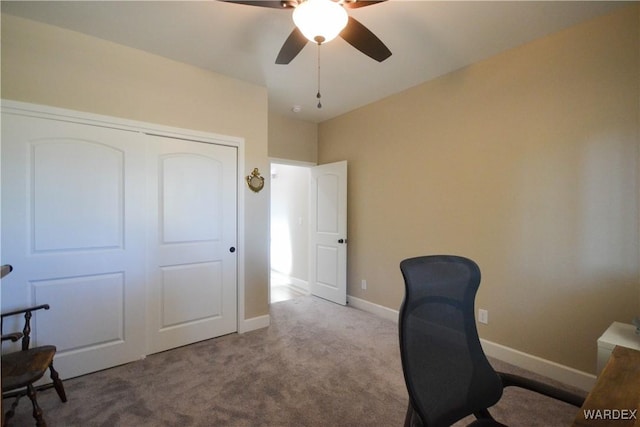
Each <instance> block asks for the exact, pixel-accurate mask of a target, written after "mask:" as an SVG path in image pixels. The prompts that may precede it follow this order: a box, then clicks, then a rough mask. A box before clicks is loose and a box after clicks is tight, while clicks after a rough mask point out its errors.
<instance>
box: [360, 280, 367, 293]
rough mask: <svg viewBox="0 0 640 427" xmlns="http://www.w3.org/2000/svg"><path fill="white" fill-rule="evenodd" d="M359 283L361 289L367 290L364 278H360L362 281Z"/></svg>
mask: <svg viewBox="0 0 640 427" xmlns="http://www.w3.org/2000/svg"><path fill="white" fill-rule="evenodd" d="M360 285H361V286H362V289H363V290H365V291H366V290H367V281H366V280H365V279H362V282H361V283H360Z"/></svg>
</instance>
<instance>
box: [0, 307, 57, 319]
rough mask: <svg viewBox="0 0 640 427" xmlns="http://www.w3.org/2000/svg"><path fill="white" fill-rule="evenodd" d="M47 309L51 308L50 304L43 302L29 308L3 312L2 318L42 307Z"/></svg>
mask: <svg viewBox="0 0 640 427" xmlns="http://www.w3.org/2000/svg"><path fill="white" fill-rule="evenodd" d="M43 308H44V309H45V310H49V304H41V305H36V306H35V307H29V308H23V309H20V310H15V311H10V312H8V313H2V315H0V316H2V318H5V317H8V316H15V315H16V314H22V313H27V312H31V311H37V310H41V309H43Z"/></svg>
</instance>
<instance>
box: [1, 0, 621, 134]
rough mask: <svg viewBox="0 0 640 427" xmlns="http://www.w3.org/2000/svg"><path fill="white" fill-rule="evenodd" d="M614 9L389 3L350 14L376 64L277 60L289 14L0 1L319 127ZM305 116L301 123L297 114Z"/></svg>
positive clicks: (340, 52)
mask: <svg viewBox="0 0 640 427" xmlns="http://www.w3.org/2000/svg"><path fill="white" fill-rule="evenodd" d="M624 4H625V2H611V1H568V2H559V1H541V2H537V1H536V2H533V1H493V2H488V1H470V2H467V1H418V0H413V1H411V0H389V1H387V2H385V3H379V4H375V5H372V6H368V7H364V8H359V9H351V10H349V13H350V14H351V15H352V16H353V17H354V18H356V19H357V20H358V21H360V22H361V23H362V24H364V25H365V26H366V27H367V28H369V29H370V30H371V31H373V32H374V33H375V34H376V35H377V36H378V37H379V38H380V39H381V40H382V41H383V42H384V43H385V44H386V45H387V47H389V49H390V50H391V52H392V53H393V55H392V56H391V57H390V58H389V59H387V60H386V61H384V62H382V63H378V62H376V61H374V60H372V59H370V58H369V57H367V56H365V55H363V54H362V53H360V52H359V51H357V50H356V49H355V48H353V47H352V46H351V45H349V44H348V43H347V42H345V41H344V40H342V39H340V38H337V39H335V40H334V41H332V42H329V43H327V44H325V45H323V46H322V47H321V71H320V79H321V92H322V105H323V106H322V108H321V109H318V108H316V104H317V100H316V92H317V87H316V86H317V81H318V80H317V62H316V61H317V46H316V45H313V44H311V43H309V44H307V46H306V47H305V48H304V49H303V50H302V52H301V53H300V54H299V55H298V56H297V57H296V58H295V59H294V60H293V61H292V62H291V63H290V64H288V65H276V64H275V58H276V56H277V54H278V52H279V50H280V47H281V46H282V43H283V42H284V41H285V39H286V38H287V37H288V35H289V33H290V32H291V30H292V29H293V22H292V20H291V12H290V11H287V10H278V9H268V8H262V7H251V6H246V5H238V4H230V3H223V2H220V1H216V0H208V1H69V2H67V1H45V2H34V1H15V2H13V1H2V12H3V13H8V14H12V15H18V16H22V17H25V18H29V19H33V20H37V21H42V22H45V23H49V24H52V25H56V26H60V27H64V28H68V29H71V30H74V31H79V32H82V33H86V34H89V35H92V36H95V37H99V38H102V39H105V40H110V41H113V42H116V43H119V44H122V45H126V46H131V47H134V48H137V49H141V50H144V51H148V52H151V53H155V54H158V55H161V56H164V57H167V58H171V59H174V60H177V61H181V62H186V63H189V64H193V65H195V66H198V67H201V68H205V69H209V70H212V71H215V72H217V73H220V74H224V75H227V76H232V77H235V78H238V79H240V80H244V81H247V82H251V83H255V84H257V85H261V86H266V87H267V89H268V93H269V108H270V109H272V110H273V111H276V112H279V113H281V114H285V115H287V116H290V117H295V118H299V119H302V120H309V121H313V122H321V121H323V120H327V119H329V118H332V117H335V116H338V115H340V114H343V113H345V112H347V111H350V110H353V109H355V108H358V107H360V106H363V105H365V104H368V103H370V102H373V101H376V100H379V99H381V98H384V97H386V96H389V95H391V94H393V93H396V92H399V91H402V90H404V89H407V88H409V87H412V86H415V85H418V84H420V83H422V82H424V81H427V80H430V79H433V78H435V77H438V76H440V75H443V74H446V73H448V72H450V71H453V70H456V69H459V68H461V67H464V66H466V65H468V64H471V63H474V62H477V61H480V60H482V59H485V58H488V57H490V56H492V55H495V54H497V53H499V52H502V51H505V50H507V49H511V48H513V47H516V46H519V45H521V44H524V43H527V42H529V41H531V40H533V39H536V38H539V37H543V36H545V35H547V34H550V33H553V32H556V31H559V30H561V29H563V28H566V27H569V26H572V25H575V24H577V23H579V22H582V21H585V20H587V19H590V18H593V17H595V16H598V15H602V14H605V13H608V12H610V11H612V10H613V9H615V8H617V7H620V6H622V5H624ZM294 105H299V106H301V108H302V110H301V111H300V112H299V113H294V112H292V111H291V109H292V107H293V106H294Z"/></svg>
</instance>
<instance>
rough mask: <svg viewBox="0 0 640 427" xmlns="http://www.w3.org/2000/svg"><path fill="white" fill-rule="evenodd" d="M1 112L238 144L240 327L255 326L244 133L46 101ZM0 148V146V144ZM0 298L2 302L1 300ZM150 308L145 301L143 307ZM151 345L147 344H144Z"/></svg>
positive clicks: (15, 104)
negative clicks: (248, 270)
mask: <svg viewBox="0 0 640 427" xmlns="http://www.w3.org/2000/svg"><path fill="white" fill-rule="evenodd" d="M0 102H1V106H0V110H1V111H2V113H7V114H16V115H21V116H27V117H37V118H43V119H51V120H58V121H66V122H72V123H81V124H86V125H93V126H101V127H108V128H114V129H121V130H127V131H133V132H139V133H144V134H150V135H157V136H165V137H170V138H179V139H186V140H192V141H196V142H203V143H209V144H218V145H227V146H232V147H236V149H237V150H238V158H237V162H238V163H237V174H238V176H237V183H238V187H237V230H236V231H237V269H238V271H237V275H236V280H237V284H236V286H237V301H236V303H237V310H236V313H237V330H238V333H244V332H248V331H251V330H253V329H256V327H255V326H254V324H255V322H251V321H249V322H248V321H246V320H245V304H244V302H245V249H244V244H245V196H244V193H245V191H244V186H243V183H244V167H245V166H244V164H245V140H244V138H241V137H235V136H229V135H221V134H215V133H210V132H201V131H196V130H191V129H184V128H177V127H171V126H165V125H160V124H156V123H147V122H141V121H136V120H128V119H122V118H118V117H111V116H104V115H100V114H94V113H87V112H82V111H75V110H68V109H64V108H58V107H51V106H47V105H40V104H31V103H27V102H20V101H13V100H6V99H2V100H0ZM0 149H1V148H0ZM1 301H2V300H1V298H0V303H1ZM144 310H145V313H146V310H147V307H146V301H145V307H144ZM147 347H148V346H147V345H146V344H145V348H147ZM147 354H148V353H147Z"/></svg>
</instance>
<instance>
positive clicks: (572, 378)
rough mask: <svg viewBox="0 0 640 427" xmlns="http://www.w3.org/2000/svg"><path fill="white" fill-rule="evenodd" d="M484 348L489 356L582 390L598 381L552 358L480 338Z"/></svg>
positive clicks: (588, 388) (593, 376)
mask: <svg viewBox="0 0 640 427" xmlns="http://www.w3.org/2000/svg"><path fill="white" fill-rule="evenodd" d="M480 342H481V343H482V349H483V350H484V353H485V354H486V355H487V356H490V357H494V358H496V359H498V360H502V361H503V362H507V363H510V364H512V365H515V366H518V367H520V368H523V369H526V370H527V371H531V372H535V373H536V374H539V375H543V376H545V377H547V378H552V379H554V380H556V381H560V382H561V383H563V384H567V385H570V386H573V387H576V388H579V389H580V390H584V391H590V390H591V389H592V388H593V385H594V384H595V382H596V376H595V375H593V374H589V373H587V372H583V371H579V370H577V369H574V368H570V367H569V366H565V365H561V364H559V363H556V362H552V361H551V360H547V359H543V358H541V357H538V356H533V355H531V354H528V353H524V352H522V351H519V350H515V349H513V348H510V347H506V346H504V345H501V344H496V343H494V342H491V341H488V340H485V339H480Z"/></svg>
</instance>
